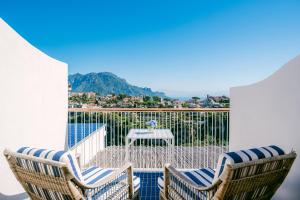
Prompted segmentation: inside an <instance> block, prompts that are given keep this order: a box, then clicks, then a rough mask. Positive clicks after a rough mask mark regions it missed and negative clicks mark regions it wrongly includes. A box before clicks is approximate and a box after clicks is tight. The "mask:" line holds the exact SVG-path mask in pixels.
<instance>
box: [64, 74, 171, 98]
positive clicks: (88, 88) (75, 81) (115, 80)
mask: <svg viewBox="0 0 300 200" xmlns="http://www.w3.org/2000/svg"><path fill="white" fill-rule="evenodd" d="M68 81H69V84H70V85H71V87H72V91H74V92H96V93H97V94H100V95H108V94H127V95H130V96H139V95H145V96H160V97H166V95H165V93H163V92H158V91H152V89H151V88H148V87H139V86H135V85H132V84H130V83H128V82H127V81H126V79H124V78H120V77H119V76H117V75H115V74H113V73H111V72H90V73H87V74H80V73H75V74H70V75H69V76H68Z"/></svg>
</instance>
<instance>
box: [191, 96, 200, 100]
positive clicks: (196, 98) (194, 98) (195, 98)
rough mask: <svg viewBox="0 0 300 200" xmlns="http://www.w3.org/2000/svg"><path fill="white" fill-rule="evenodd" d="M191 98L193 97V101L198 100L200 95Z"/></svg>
mask: <svg viewBox="0 0 300 200" xmlns="http://www.w3.org/2000/svg"><path fill="white" fill-rule="evenodd" d="M192 99H193V100H194V101H199V100H200V97H192Z"/></svg>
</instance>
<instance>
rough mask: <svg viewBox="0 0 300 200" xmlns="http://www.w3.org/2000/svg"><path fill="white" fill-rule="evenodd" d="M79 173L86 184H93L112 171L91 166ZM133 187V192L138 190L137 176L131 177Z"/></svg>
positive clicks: (138, 180) (138, 181)
mask: <svg viewBox="0 0 300 200" xmlns="http://www.w3.org/2000/svg"><path fill="white" fill-rule="evenodd" d="M81 173H82V176H83V179H84V182H85V183H86V184H94V183H97V182H98V181H101V180H103V179H104V178H105V177H107V176H109V175H110V174H112V173H113V170H112V169H103V168H99V167H95V166H91V167H89V168H86V169H84V170H83V171H82V172H81ZM124 178H125V176H124ZM118 181H121V180H118ZM133 187H134V191H137V190H138V189H139V188H140V178H139V177H137V176H133Z"/></svg>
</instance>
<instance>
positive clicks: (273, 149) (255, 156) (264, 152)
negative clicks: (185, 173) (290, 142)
mask: <svg viewBox="0 0 300 200" xmlns="http://www.w3.org/2000/svg"><path fill="white" fill-rule="evenodd" d="M284 154H285V153H284V151H283V150H282V149H281V148H280V147H278V146H275V145H271V146H266V147H260V148H252V149H247V150H240V151H232V152H227V153H224V154H221V155H220V156H219V160H218V165H217V169H216V173H215V177H214V180H213V181H216V180H217V179H218V177H219V176H220V175H221V174H222V172H223V170H224V167H225V165H226V164H236V163H242V162H248V161H253V160H259V159H263V158H270V157H273V156H278V155H284Z"/></svg>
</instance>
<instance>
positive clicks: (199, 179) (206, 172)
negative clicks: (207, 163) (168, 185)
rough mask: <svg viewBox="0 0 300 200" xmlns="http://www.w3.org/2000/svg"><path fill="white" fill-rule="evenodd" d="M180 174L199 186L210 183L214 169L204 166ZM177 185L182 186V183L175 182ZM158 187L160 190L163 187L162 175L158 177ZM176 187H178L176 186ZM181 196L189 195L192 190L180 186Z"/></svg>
mask: <svg viewBox="0 0 300 200" xmlns="http://www.w3.org/2000/svg"><path fill="white" fill-rule="evenodd" d="M182 174H183V175H184V176H185V177H187V178H188V179H190V180H191V181H192V182H194V183H195V184H197V185H199V186H204V187H205V186H209V185H211V183H212V181H213V178H214V175H215V171H214V170H213V169H211V168H209V167H206V168H201V169H198V170H195V171H184V172H182ZM177 186H178V187H183V185H182V184H177ZM158 187H159V189H160V190H163V189H164V177H159V178H158ZM177 189H178V188H177ZM178 192H180V193H181V195H183V196H190V194H192V193H193V192H191V191H188V189H187V188H182V189H181V190H180V191H178Z"/></svg>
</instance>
